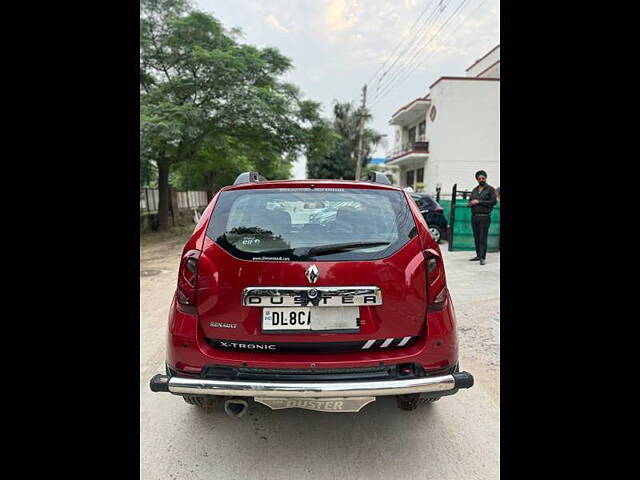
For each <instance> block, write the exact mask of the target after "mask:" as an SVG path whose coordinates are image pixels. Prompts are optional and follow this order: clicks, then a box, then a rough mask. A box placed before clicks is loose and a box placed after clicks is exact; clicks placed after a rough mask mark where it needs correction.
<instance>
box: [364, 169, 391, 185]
mask: <svg viewBox="0 0 640 480" xmlns="http://www.w3.org/2000/svg"><path fill="white" fill-rule="evenodd" d="M363 180H366V181H367V182H371V183H381V184H382V185H391V182H390V181H389V179H388V178H387V176H386V175H385V174H383V173H380V172H369V174H368V175H367V176H366V177H365V178H363Z"/></svg>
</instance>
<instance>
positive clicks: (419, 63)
mask: <svg viewBox="0 0 640 480" xmlns="http://www.w3.org/2000/svg"><path fill="white" fill-rule="evenodd" d="M486 2H487V0H482V1H481V2H480V4H478V6H477V7H476V8H475V9H474V10H473V12H471V13H470V14H469V15H468V16H466V17H465V18H464V19H463V20H462V21H461V22H460V23H459V24H458V25H457V26H456V28H455V29H454V30H452V31H450V32H449V33H448V34H447V36H446V37H445V38H444V39H443V40H446V39H448V38H449V37H451V36H452V35H453V34H454V33H456V32H457V31H458V30H460V27H462V25H464V22H465V21H466V20H467V19H468V18H471V17H472V16H473V15H474V14H475V13H476V12H477V11H478V10H479V9H480V8H481V7H482V6H483V5H484V4H485V3H486ZM434 54H435V50H433V51H431V53H430V54H429V55H428V56H427V57H426V58H424V59H423V60H422V61H420V62H418V64H417V65H415V66H414V68H412V69H411V70H410V71H408V72H407V74H406V75H405V76H404V77H402V78H401V79H400V80H399V81H398V82H397V83H396V85H395V86H399V85H400V84H401V83H402V82H404V81H405V80H406V79H407V78H408V77H409V76H410V75H411V74H412V73H413V72H414V71H415V70H416V68H419V67H420V66H424V65H426V63H427V60H429V59H430V58H431V57H433V55H434ZM381 99H382V98H380V99H379V100H381ZM376 103H377V102H376ZM371 107H373V105H371Z"/></svg>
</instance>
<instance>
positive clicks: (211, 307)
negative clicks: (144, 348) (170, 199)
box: [167, 180, 458, 376]
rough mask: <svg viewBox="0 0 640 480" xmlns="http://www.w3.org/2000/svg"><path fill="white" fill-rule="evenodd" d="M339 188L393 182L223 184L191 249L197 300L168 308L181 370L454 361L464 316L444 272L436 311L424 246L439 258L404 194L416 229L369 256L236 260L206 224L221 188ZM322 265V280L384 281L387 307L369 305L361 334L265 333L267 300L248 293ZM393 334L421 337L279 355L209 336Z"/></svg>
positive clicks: (316, 338) (296, 282)
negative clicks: (251, 301)
mask: <svg viewBox="0 0 640 480" xmlns="http://www.w3.org/2000/svg"><path fill="white" fill-rule="evenodd" d="M311 185H315V186H316V187H340V188H349V189H361V188H362V189H391V190H399V189H398V188H396V187H391V186H387V185H381V184H372V183H366V182H353V181H337V180H304V181H271V182H270V181H265V182H259V183H251V184H242V185H238V186H232V187H226V188H224V189H222V190H221V191H220V192H218V194H217V195H216V196H215V197H214V198H213V199H212V201H211V202H210V204H209V205H208V207H207V208H206V210H205V211H204V213H203V215H202V217H201V219H200V221H199V223H198V225H196V228H195V229H194V233H193V235H192V236H191V237H190V239H189V240H188V241H187V243H186V245H185V247H184V249H183V256H184V255H185V254H189V253H193V252H194V251H197V252H198V253H199V260H198V279H199V282H198V286H197V291H196V299H197V307H196V308H195V309H194V310H192V311H188V310H187V311H185V309H184V307H182V306H181V305H179V304H178V302H177V301H176V296H175V295H174V299H173V302H172V305H171V309H170V314H169V332H168V344H167V352H168V354H167V363H168V365H169V366H170V367H171V368H172V369H174V370H175V371H177V372H178V373H179V374H182V375H187V376H188V375H197V374H198V373H199V372H200V371H201V370H202V368H203V367H205V366H208V365H227V366H232V367H256V368H356V367H371V366H379V365H381V364H385V365H392V364H400V363H411V362H415V363H418V364H420V365H422V366H423V367H424V368H425V369H426V370H430V369H433V370H435V369H442V368H445V367H451V366H453V365H455V364H456V363H457V361H458V347H457V337H456V325H455V314H454V310H453V306H452V303H451V298H450V295H449V293H448V291H446V279H445V278H444V273H442V275H441V276H440V277H439V278H438V282H441V283H442V284H444V285H445V289H444V291H443V292H444V296H445V300H444V302H443V303H442V304H441V305H440V307H439V308H438V309H436V310H434V311H431V310H429V309H427V308H426V307H427V297H428V292H427V288H426V285H427V278H426V270H427V269H426V262H425V252H430V255H431V256H434V257H440V260H439V261H442V258H441V254H440V248H439V247H438V245H437V244H436V243H435V242H434V241H433V239H432V238H431V235H430V233H429V231H428V227H427V224H426V222H425V220H424V218H423V216H422V215H421V213H420V211H419V209H418V207H417V205H416V204H415V202H414V201H413V200H412V199H411V197H409V196H408V195H407V193H406V192H403V193H404V196H405V200H406V201H407V205H408V206H409V208H410V211H411V213H412V216H413V219H414V222H415V225H416V228H417V235H416V236H415V237H413V238H412V239H411V240H409V241H408V243H406V244H405V245H404V246H403V247H402V248H400V249H399V250H398V251H397V252H395V253H394V254H392V255H391V256H389V257H387V258H383V259H379V260H368V261H313V262H269V261H252V260H241V259H238V258H235V257H233V256H232V255H231V254H229V253H228V252H226V251H225V250H224V249H222V248H221V247H220V246H218V245H217V244H216V243H215V242H214V241H213V240H212V239H211V238H209V237H207V235H206V230H207V225H208V223H209V221H210V219H211V216H212V214H213V215H215V204H216V202H217V200H218V198H219V195H220V194H221V193H222V192H224V191H228V190H241V189H261V188H289V187H291V188H309V187H310V186H311ZM311 264H315V265H316V266H317V267H318V269H319V270H320V278H319V280H318V282H317V284H315V286H343V285H351V286H367V285H373V286H378V287H380V288H381V289H382V300H383V303H382V305H379V306H374V307H360V316H361V318H362V319H363V320H364V321H363V324H362V325H361V327H360V332H359V333H315V332H314V333H306V332H305V333H296V334H291V333H287V334H272V333H262V331H261V311H262V308H259V307H245V306H243V305H242V303H241V300H242V291H243V289H244V288H246V287H251V286H307V285H308V281H307V280H306V278H305V275H304V273H305V269H306V268H307V267H308V266H309V265H311ZM213 321H215V322H221V323H226V322H233V323H236V324H237V328H233V329H221V328H217V327H211V326H210V323H211V322H213ZM391 337H395V338H398V337H419V338H418V339H417V341H415V342H414V343H411V344H410V345H407V346H404V347H398V348H393V349H389V350H377V351H366V350H363V351H356V352H349V353H336V352H334V353H275V352H264V351H259V352H257V351H237V350H222V349H218V348H214V347H212V346H211V345H210V344H209V343H207V338H216V339H225V340H234V341H250V342H298V343H300V342H353V341H358V340H359V341H366V340H369V339H384V338H391Z"/></svg>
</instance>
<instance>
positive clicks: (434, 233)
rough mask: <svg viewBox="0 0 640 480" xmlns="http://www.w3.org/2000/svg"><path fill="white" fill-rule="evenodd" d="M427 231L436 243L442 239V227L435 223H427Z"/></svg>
mask: <svg viewBox="0 0 640 480" xmlns="http://www.w3.org/2000/svg"><path fill="white" fill-rule="evenodd" d="M429 233H430V234H431V238H433V240H434V241H435V242H436V243H440V242H441V241H442V239H443V237H444V236H443V234H442V228H440V227H439V226H437V225H429Z"/></svg>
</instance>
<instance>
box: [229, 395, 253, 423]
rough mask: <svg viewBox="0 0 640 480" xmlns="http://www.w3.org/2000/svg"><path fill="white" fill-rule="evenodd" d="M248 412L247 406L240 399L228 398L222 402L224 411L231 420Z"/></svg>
mask: <svg viewBox="0 0 640 480" xmlns="http://www.w3.org/2000/svg"><path fill="white" fill-rule="evenodd" d="M247 410H249V404H248V403H247V401H246V400H243V399H242V398H229V399H227V400H225V401H224V411H225V412H226V414H227V415H229V416H230V417H233V418H240V417H241V416H243V415H244V414H245V413H247Z"/></svg>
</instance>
